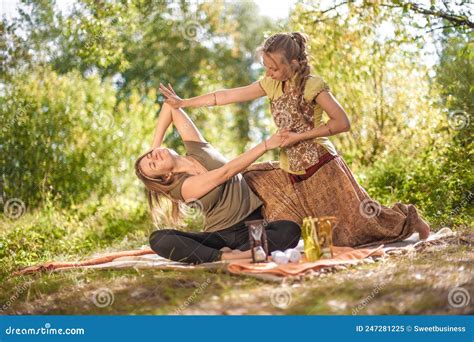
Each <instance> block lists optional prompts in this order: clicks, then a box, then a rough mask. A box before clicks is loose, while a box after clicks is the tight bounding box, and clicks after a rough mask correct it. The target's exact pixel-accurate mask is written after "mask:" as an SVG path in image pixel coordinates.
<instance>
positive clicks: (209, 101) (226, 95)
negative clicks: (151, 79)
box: [160, 81, 266, 108]
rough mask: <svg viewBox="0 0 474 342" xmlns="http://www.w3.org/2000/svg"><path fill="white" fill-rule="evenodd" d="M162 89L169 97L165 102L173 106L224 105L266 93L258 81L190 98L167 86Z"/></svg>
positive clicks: (251, 98)
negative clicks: (181, 95) (185, 97)
mask: <svg viewBox="0 0 474 342" xmlns="http://www.w3.org/2000/svg"><path fill="white" fill-rule="evenodd" d="M160 91H161V93H162V94H163V95H164V96H166V98H167V99H166V101H165V102H166V103H168V104H169V105H170V106H171V107H173V108H184V107H204V106H222V105H226V104H230V103H237V102H245V101H251V100H255V99H257V98H259V97H262V96H265V95H266V94H265V92H264V91H263V89H262V87H261V86H260V84H259V82H258V81H256V82H254V83H252V84H250V85H248V86H245V87H239V88H232V89H222V90H217V91H214V92H212V93H209V94H205V95H200V96H196V97H192V98H190V99H182V98H180V97H179V96H176V94H173V92H172V91H171V89H169V88H167V87H165V86H160Z"/></svg>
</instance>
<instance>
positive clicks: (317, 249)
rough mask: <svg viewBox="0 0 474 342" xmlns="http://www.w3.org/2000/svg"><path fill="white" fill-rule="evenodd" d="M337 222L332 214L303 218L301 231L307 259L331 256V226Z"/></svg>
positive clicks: (314, 259) (312, 259) (313, 259)
mask: <svg viewBox="0 0 474 342" xmlns="http://www.w3.org/2000/svg"><path fill="white" fill-rule="evenodd" d="M336 222H337V218H336V217H334V216H324V217H316V218H313V217H307V218H305V219H304V220H303V226H302V227H301V232H302V235H303V241H304V252H305V256H306V260H307V261H316V260H319V259H321V258H332V257H333V256H334V255H333V252H332V247H333V243H332V228H333V225H334V224H335V223H336Z"/></svg>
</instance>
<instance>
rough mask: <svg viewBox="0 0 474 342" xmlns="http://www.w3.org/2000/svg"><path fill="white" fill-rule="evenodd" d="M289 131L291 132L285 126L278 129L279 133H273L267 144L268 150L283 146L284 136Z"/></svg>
mask: <svg viewBox="0 0 474 342" xmlns="http://www.w3.org/2000/svg"><path fill="white" fill-rule="evenodd" d="M287 132H289V129H288V128H284V129H282V130H280V131H278V132H277V133H275V134H273V135H272V136H271V137H270V138H268V139H267V140H266V144H265V145H266V146H267V150H273V149H274V148H277V147H281V146H282V145H281V144H282V141H283V139H282V137H283V135H284V134H286V133H287Z"/></svg>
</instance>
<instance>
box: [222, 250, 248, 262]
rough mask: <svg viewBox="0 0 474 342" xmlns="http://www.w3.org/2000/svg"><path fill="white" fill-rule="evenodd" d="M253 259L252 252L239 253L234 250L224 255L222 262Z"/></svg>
mask: <svg viewBox="0 0 474 342" xmlns="http://www.w3.org/2000/svg"><path fill="white" fill-rule="evenodd" d="M251 257H252V251H251V250H248V251H243V252H242V251H238V250H234V251H232V252H224V253H222V257H221V260H238V259H250V258H251Z"/></svg>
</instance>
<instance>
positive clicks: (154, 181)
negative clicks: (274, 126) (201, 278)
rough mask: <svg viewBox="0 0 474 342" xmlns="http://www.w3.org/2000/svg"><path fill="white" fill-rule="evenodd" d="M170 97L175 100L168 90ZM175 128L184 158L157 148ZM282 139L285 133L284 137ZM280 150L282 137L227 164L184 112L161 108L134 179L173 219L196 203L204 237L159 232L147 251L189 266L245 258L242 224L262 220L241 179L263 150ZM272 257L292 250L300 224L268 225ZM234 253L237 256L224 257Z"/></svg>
mask: <svg viewBox="0 0 474 342" xmlns="http://www.w3.org/2000/svg"><path fill="white" fill-rule="evenodd" d="M170 91H171V92H172V93H173V94H174V91H173V90H172V88H170ZM171 123H174V125H175V127H176V128H177V130H178V133H179V134H180V136H181V138H182V139H183V143H184V145H185V147H186V151H187V153H186V156H180V155H179V154H177V153H176V152H175V151H174V150H172V149H169V148H160V147H159V146H160V145H161V143H162V141H163V137H164V134H165V132H166V130H167V128H168V127H169V125H170V124H171ZM282 133H283V132H282ZM280 144H281V133H277V134H274V135H273V136H271V137H270V138H269V139H268V140H266V141H264V142H262V143H260V144H258V145H257V146H255V147H254V148H252V149H250V150H248V151H247V152H245V153H243V154H242V155H240V156H238V157H237V158H235V159H233V160H231V161H230V162H228V161H227V160H226V159H225V158H224V157H223V156H222V155H221V154H220V153H219V152H218V151H217V150H216V149H214V148H213V147H212V145H211V144H209V143H207V142H206V140H205V139H204V138H203V137H202V135H201V134H200V132H199V131H198V129H197V128H196V126H195V125H194V124H193V122H192V121H191V120H190V118H189V117H188V116H187V115H186V113H185V112H184V111H183V110H182V109H173V108H171V107H170V106H169V105H168V104H164V105H163V107H162V109H161V112H160V115H159V118H158V123H157V127H156V133H155V137H154V141H153V145H152V150H151V151H149V152H147V153H145V154H143V155H142V156H141V157H139V158H138V160H137V161H136V163H135V170H136V174H137V176H138V177H139V178H140V179H141V180H142V181H143V183H144V184H145V186H146V188H147V190H148V200H149V204H150V209H153V205H154V204H153V200H155V201H156V202H158V203H159V202H160V198H162V197H166V198H168V199H171V200H172V205H173V213H174V217H175V218H178V217H179V214H180V211H179V208H180V204H181V203H191V204H193V203H196V202H198V203H199V206H200V207H201V208H202V210H203V213H204V216H205V225H204V230H205V231H204V232H200V233H191V232H183V231H180V230H176V229H162V230H157V231H155V232H153V233H152V234H151V236H150V245H151V248H152V249H153V250H154V251H155V252H156V253H157V254H158V255H160V256H162V257H165V258H168V259H171V260H174V261H183V262H189V263H202V262H211V261H217V260H229V259H241V258H249V257H250V256H251V254H250V250H249V249H250V246H249V242H248V241H249V234H248V230H247V227H246V226H245V221H249V220H257V219H262V218H263V216H262V214H261V209H262V202H261V201H260V199H259V198H258V197H257V196H256V195H255V194H254V193H253V192H252V190H251V189H250V188H249V187H248V185H247V183H246V181H245V179H244V178H243V177H242V175H241V174H239V172H240V171H242V170H244V169H245V168H246V167H248V166H249V165H250V164H251V163H253V162H254V161H255V160H257V159H258V158H259V157H260V156H262V155H263V154H264V153H265V152H266V151H267V150H269V149H273V148H276V147H278V146H279V145H280ZM266 223H267V224H266V232H267V239H268V248H269V250H270V251H274V250H285V249H287V248H290V247H295V246H296V245H297V243H298V241H299V238H300V228H299V226H298V224H296V223H295V222H292V221H288V220H279V221H274V222H266ZM226 249H227V250H229V249H233V250H235V251H224V250H226Z"/></svg>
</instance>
